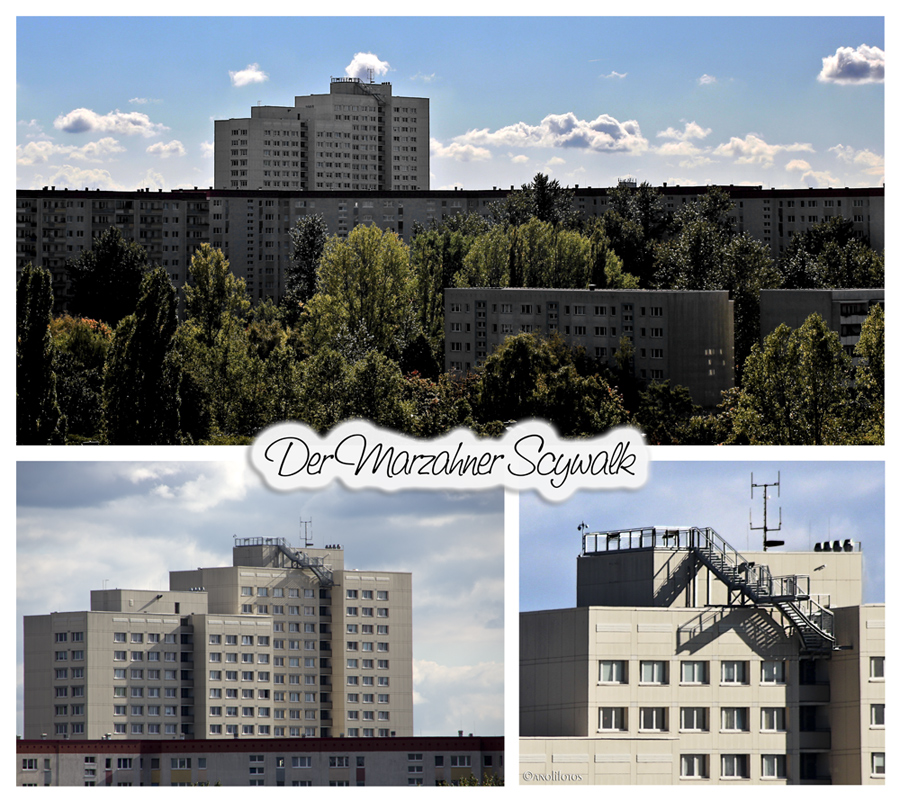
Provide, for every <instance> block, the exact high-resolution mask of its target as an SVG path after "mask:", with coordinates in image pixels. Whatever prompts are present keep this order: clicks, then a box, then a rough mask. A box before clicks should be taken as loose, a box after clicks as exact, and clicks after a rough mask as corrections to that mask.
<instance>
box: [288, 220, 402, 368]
mask: <svg viewBox="0 0 900 801" xmlns="http://www.w3.org/2000/svg"><path fill="white" fill-rule="evenodd" d="M316 286H317V290H316V294H315V295H314V296H313V297H312V299H311V300H310V302H309V303H308V304H307V305H306V307H305V308H304V324H303V332H302V337H303V342H304V346H305V348H306V352H307V353H314V352H315V351H316V350H317V349H318V348H321V347H325V346H327V347H332V348H335V349H337V350H339V351H341V352H342V353H343V354H344V355H345V356H346V357H347V358H348V359H350V360H352V361H355V360H356V359H357V358H360V357H361V355H363V354H364V353H365V352H366V351H368V350H370V349H374V350H377V351H379V352H380V353H384V354H386V355H388V356H390V357H392V358H395V359H396V358H399V356H400V354H401V353H402V352H403V350H404V348H405V347H406V345H407V343H409V342H411V341H412V340H413V339H415V337H416V335H417V334H418V331H419V329H418V325H417V319H416V311H415V297H416V292H415V289H416V287H415V281H414V276H413V272H412V268H411V266H410V260H409V250H408V248H407V247H406V245H404V244H403V243H402V242H401V241H400V240H399V239H398V238H397V235H396V234H395V233H393V232H391V231H382V230H381V229H380V228H377V227H375V226H363V225H359V226H357V227H356V228H354V229H353V230H352V231H351V232H350V234H349V236H348V237H347V239H346V241H345V240H342V239H340V238H338V237H332V238H331V239H329V240H328V243H327V244H326V246H325V253H324V255H323V256H322V261H321V264H320V267H319V273H318V278H317V283H316Z"/></svg>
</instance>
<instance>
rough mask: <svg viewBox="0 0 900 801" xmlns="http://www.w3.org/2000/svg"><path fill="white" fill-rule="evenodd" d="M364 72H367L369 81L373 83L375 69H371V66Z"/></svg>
mask: <svg viewBox="0 0 900 801" xmlns="http://www.w3.org/2000/svg"><path fill="white" fill-rule="evenodd" d="M366 72H368V73H369V83H374V82H375V81H374V78H375V70H374V69H372V67H369V68H368V69H367V70H366Z"/></svg>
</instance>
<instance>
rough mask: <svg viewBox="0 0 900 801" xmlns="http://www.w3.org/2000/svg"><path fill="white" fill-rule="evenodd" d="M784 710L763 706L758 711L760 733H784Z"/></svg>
mask: <svg viewBox="0 0 900 801" xmlns="http://www.w3.org/2000/svg"><path fill="white" fill-rule="evenodd" d="M784 720H785V716H784V708H783V707H780V706H764V707H762V709H761V710H760V723H759V728H760V731H785V727H784Z"/></svg>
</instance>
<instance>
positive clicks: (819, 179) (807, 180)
mask: <svg viewBox="0 0 900 801" xmlns="http://www.w3.org/2000/svg"><path fill="white" fill-rule="evenodd" d="M800 183H802V184H803V185H804V186H807V187H809V188H811V189H815V188H818V187H823V186H840V185H841V183H842V182H841V181H840V180H838V179H837V178H835V177H834V176H833V175H832V174H831V173H830V172H821V171H816V170H807V171H806V172H805V173H803V175H801V176H800Z"/></svg>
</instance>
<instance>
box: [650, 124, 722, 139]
mask: <svg viewBox="0 0 900 801" xmlns="http://www.w3.org/2000/svg"><path fill="white" fill-rule="evenodd" d="M682 122H684V120H682ZM711 133H712V128H704V127H703V126H702V125H698V124H697V123H696V122H693V121H691V122H685V123H684V130H683V131H679V130H678V129H677V128H673V127H671V126H669V127H668V128H666V130H664V131H660V132H659V133H658V134H656V135H657V137H659V138H660V139H677V140H678V141H680V142H683V141H685V140H687V139H705V138H706V137H707V136H709V135H710V134H711Z"/></svg>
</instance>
